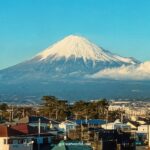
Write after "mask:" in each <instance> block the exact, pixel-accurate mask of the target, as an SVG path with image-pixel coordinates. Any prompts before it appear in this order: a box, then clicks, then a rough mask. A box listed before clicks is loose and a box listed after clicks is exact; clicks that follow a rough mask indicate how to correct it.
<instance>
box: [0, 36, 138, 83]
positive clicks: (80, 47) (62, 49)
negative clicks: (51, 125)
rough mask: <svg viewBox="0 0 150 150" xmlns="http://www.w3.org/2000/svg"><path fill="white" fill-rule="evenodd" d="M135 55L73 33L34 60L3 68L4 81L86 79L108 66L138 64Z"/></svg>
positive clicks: (1, 76) (2, 78)
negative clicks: (113, 50) (111, 49)
mask: <svg viewBox="0 0 150 150" xmlns="http://www.w3.org/2000/svg"><path fill="white" fill-rule="evenodd" d="M137 63H139V61H137V60H135V59H133V58H126V57H121V56H118V55H115V54H112V53H111V52H109V51H106V50H104V49H103V48H101V47H98V46H97V45H95V44H93V43H92V42H90V41H88V40H87V39H85V38H84V37H79V36H74V35H70V36H68V37H66V38H64V39H62V40H61V41H59V42H57V43H56V44H54V45H52V46H50V47H49V48H47V49H46V50H44V51H42V52H41V53H39V54H37V55H36V56H35V57H33V58H32V59H31V60H28V61H26V62H23V63H20V64H18V65H16V66H13V67H10V68H7V69H4V70H2V71H0V79H1V80H2V81H4V82H5V81H11V82H22V81H23V82H24V81H25V80H34V79H39V80H40V79H42V80H43V79H45V80H53V79H58V78H59V79H60V78H82V77H83V76H84V75H86V74H94V73H96V72H98V71H99V70H102V69H105V68H108V67H109V68H112V67H119V66H122V65H131V64H137Z"/></svg>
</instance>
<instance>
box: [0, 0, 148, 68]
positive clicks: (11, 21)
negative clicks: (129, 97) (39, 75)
mask: <svg viewBox="0 0 150 150" xmlns="http://www.w3.org/2000/svg"><path fill="white" fill-rule="evenodd" d="M149 6H150V1H149V0H144V1H142V0H0V69H2V68H5V67H8V66H11V65H14V64H16V63H19V62H21V61H24V60H26V59H29V58H31V57H33V56H34V55H35V54H37V53H38V52H40V51H41V50H43V49H45V48H46V47H48V46H49V45H51V44H52V43H54V42H56V41H57V40H60V39H62V38H63V37H65V36H67V35H70V34H77V35H82V36H85V37H87V38H88V39H90V40H91V41H93V42H94V43H96V44H98V45H100V46H102V47H104V48H105V49H108V50H110V51H112V52H114V53H117V54H120V55H122V56H133V57H135V58H137V59H139V60H141V61H147V60H150V9H149Z"/></svg>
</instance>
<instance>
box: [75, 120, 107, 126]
mask: <svg viewBox="0 0 150 150" xmlns="http://www.w3.org/2000/svg"><path fill="white" fill-rule="evenodd" d="M75 122H76V124H78V125H81V124H89V125H102V124H105V123H106V121H105V120H101V119H90V120H76V121H75Z"/></svg>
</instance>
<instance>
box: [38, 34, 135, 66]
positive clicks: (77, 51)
mask: <svg viewBox="0 0 150 150" xmlns="http://www.w3.org/2000/svg"><path fill="white" fill-rule="evenodd" d="M37 56H38V58H40V61H42V60H47V59H49V58H50V59H52V60H57V59H61V58H65V59H69V58H71V57H73V58H74V59H77V58H82V59H83V60H84V61H87V60H92V61H93V62H95V61H103V62H124V63H129V64H135V61H134V60H132V59H131V58H126V57H121V56H117V55H114V54H112V53H111V52H108V51H106V50H104V49H103V48H101V47H99V46H97V45H95V44H93V43H92V42H90V41H89V40H87V39H86V38H84V37H82V36H77V35H69V36H67V37H65V38H64V39H62V40H61V41H59V42H57V43H56V44H53V45H52V46H50V47H48V48H47V49H46V50H44V51H43V52H41V53H39V54H38V55H37Z"/></svg>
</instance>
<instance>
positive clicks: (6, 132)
mask: <svg viewBox="0 0 150 150" xmlns="http://www.w3.org/2000/svg"><path fill="white" fill-rule="evenodd" d="M17 135H23V133H22V132H20V131H17V130H15V129H13V128H11V127H7V126H2V125H0V137H9V136H17Z"/></svg>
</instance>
